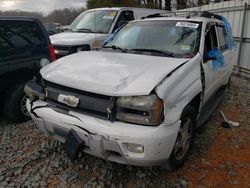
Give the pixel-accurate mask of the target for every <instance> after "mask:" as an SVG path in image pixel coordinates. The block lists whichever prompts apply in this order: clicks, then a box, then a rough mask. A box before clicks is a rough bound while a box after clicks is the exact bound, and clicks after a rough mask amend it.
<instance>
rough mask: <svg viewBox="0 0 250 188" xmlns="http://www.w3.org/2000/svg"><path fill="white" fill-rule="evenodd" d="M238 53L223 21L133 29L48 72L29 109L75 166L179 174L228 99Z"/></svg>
mask: <svg viewBox="0 0 250 188" xmlns="http://www.w3.org/2000/svg"><path fill="white" fill-rule="evenodd" d="M158 16H160V15H158ZM234 52H235V46H234V43H233V40H232V34H231V30H230V25H229V24H228V22H227V21H226V20H225V18H224V17H221V16H218V15H214V14H211V13H208V12H203V13H199V14H197V15H196V16H190V15H189V16H188V17H164V16H163V15H161V16H160V17H155V18H150V19H149V18H147V19H143V20H137V21H132V22H130V23H129V24H127V25H126V26H125V27H124V28H122V29H121V30H120V31H119V32H117V33H116V34H115V36H113V37H112V38H110V40H109V42H107V44H105V45H104V47H103V48H102V49H100V50H97V51H89V52H80V53H77V54H73V55H70V56H67V57H64V58H62V59H60V60H58V61H56V62H55V63H52V64H50V65H48V66H47V67H45V68H43V69H42V70H41V75H42V77H43V82H42V84H39V83H36V82H35V81H32V82H29V83H27V84H26V87H25V91H26V93H27V94H28V95H29V96H30V97H31V99H30V100H28V101H27V107H28V109H29V111H30V114H31V117H32V119H33V120H34V121H35V122H36V123H37V124H38V126H39V128H40V129H41V130H43V131H44V132H45V133H47V134H50V135H53V136H54V138H56V139H58V140H59V141H61V142H65V148H66V150H67V152H68V154H69V156H70V158H71V159H72V160H74V159H76V157H77V156H78V153H79V151H84V152H86V153H89V154H92V155H95V156H98V157H101V158H103V159H107V160H110V161H114V162H118V163H123V164H129V165H136V166H150V165H162V164H168V167H170V168H172V169H174V168H178V167H180V166H181V165H182V164H183V162H184V161H185V159H186V158H187V156H188V154H189V152H190V146H191V145H192V140H193V136H194V131H195V128H197V127H199V126H200V125H201V124H203V123H204V122H205V121H206V120H207V119H208V118H209V116H210V115H211V114H212V112H213V111H214V109H215V108H216V105H217V103H218V102H219V101H220V99H221V98H222V96H223V94H224V91H225V87H226V85H227V84H228V82H229V80H230V76H231V74H232V70H233V64H234V63H235V62H234Z"/></svg>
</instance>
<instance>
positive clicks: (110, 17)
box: [102, 15, 114, 20]
mask: <svg viewBox="0 0 250 188" xmlns="http://www.w3.org/2000/svg"><path fill="white" fill-rule="evenodd" d="M102 18H103V19H106V20H113V18H114V16H112V15H111V16H110V15H105V16H103V17H102Z"/></svg>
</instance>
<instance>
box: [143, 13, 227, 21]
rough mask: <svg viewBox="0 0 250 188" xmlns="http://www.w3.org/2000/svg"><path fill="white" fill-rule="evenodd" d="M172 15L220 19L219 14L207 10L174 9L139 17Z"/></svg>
mask: <svg viewBox="0 0 250 188" xmlns="http://www.w3.org/2000/svg"><path fill="white" fill-rule="evenodd" d="M173 16H181V17H186V18H191V17H194V16H198V17H205V18H216V19H219V20H222V18H221V16H220V15H218V14H214V13H211V12H208V11H176V12H170V11H169V12H166V13H156V14H151V15H148V16H145V17H142V18H141V19H146V18H157V17H173Z"/></svg>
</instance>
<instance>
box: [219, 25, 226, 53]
mask: <svg viewBox="0 0 250 188" xmlns="http://www.w3.org/2000/svg"><path fill="white" fill-rule="evenodd" d="M217 34H218V39H219V46H220V50H226V49H227V40H226V30H225V27H223V26H217Z"/></svg>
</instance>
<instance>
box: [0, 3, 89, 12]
mask: <svg viewBox="0 0 250 188" xmlns="http://www.w3.org/2000/svg"><path fill="white" fill-rule="evenodd" d="M85 4H86V3H85V0H0V10H1V11H6V10H23V11H39V12H43V13H49V12H50V11H52V10H54V9H62V8H70V7H83V6H85Z"/></svg>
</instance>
